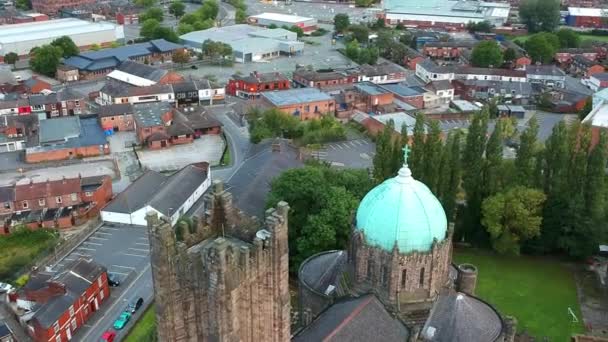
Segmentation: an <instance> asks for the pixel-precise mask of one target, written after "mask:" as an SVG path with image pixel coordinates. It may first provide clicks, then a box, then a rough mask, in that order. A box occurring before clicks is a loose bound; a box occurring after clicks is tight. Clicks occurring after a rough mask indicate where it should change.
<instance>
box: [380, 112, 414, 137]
mask: <svg viewBox="0 0 608 342" xmlns="http://www.w3.org/2000/svg"><path fill="white" fill-rule="evenodd" d="M370 118H372V119H374V120H376V121H379V122H382V123H383V124H384V125H386V124H388V122H389V121H391V120H392V121H393V124H394V125H395V131H396V132H397V133H399V134H402V132H401V130H402V128H403V125H405V126H406V127H407V130H408V131H407V135H411V134H412V131H413V129H414V125H415V124H416V118H414V117H413V116H411V115H409V114H407V113H404V112H396V113H389V114H380V115H371V116H370Z"/></svg>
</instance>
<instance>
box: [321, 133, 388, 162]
mask: <svg viewBox="0 0 608 342" xmlns="http://www.w3.org/2000/svg"><path fill="white" fill-rule="evenodd" d="M375 154H376V144H375V143H374V142H373V141H371V140H369V139H367V138H360V139H355V140H348V141H341V142H335V143H330V144H326V145H324V148H323V149H321V150H319V151H315V152H313V157H314V158H316V159H319V160H323V161H326V162H328V163H331V165H332V166H337V167H348V168H356V169H367V168H371V167H372V166H373V159H374V155H375Z"/></svg>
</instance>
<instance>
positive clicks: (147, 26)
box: [139, 19, 160, 39]
mask: <svg viewBox="0 0 608 342" xmlns="http://www.w3.org/2000/svg"><path fill="white" fill-rule="evenodd" d="M159 27H160V22H159V21H158V20H156V19H148V20H146V21H144V22H143V23H142V24H141V28H140V29H139V34H140V35H141V36H142V37H144V38H146V39H154V36H155V32H156V30H157V29H158V28H159Z"/></svg>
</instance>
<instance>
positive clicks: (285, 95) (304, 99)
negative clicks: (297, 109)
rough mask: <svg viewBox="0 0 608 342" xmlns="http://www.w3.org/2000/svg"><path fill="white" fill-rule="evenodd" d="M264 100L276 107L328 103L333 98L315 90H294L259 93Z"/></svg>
mask: <svg viewBox="0 0 608 342" xmlns="http://www.w3.org/2000/svg"><path fill="white" fill-rule="evenodd" d="M261 94H262V96H263V97H264V98H266V100H268V101H269V102H270V103H272V104H273V105H275V106H277V107H281V106H289V105H293V104H298V103H308V102H316V101H330V100H333V98H332V97H331V96H329V95H327V94H326V93H324V92H322V91H320V90H319V89H316V88H295V89H289V90H282V91H266V92H263V93H261Z"/></svg>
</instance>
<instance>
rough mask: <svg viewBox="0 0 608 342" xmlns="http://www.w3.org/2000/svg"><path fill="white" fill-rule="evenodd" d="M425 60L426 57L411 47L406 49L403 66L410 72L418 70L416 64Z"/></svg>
mask: <svg viewBox="0 0 608 342" xmlns="http://www.w3.org/2000/svg"><path fill="white" fill-rule="evenodd" d="M424 59H425V57H424V55H423V54H421V53H420V52H418V51H417V50H415V49H412V48H411V47H409V46H406V47H405V56H404V57H403V65H405V66H407V68H408V69H410V70H416V64H418V63H420V62H422V61H423V60H424Z"/></svg>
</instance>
